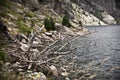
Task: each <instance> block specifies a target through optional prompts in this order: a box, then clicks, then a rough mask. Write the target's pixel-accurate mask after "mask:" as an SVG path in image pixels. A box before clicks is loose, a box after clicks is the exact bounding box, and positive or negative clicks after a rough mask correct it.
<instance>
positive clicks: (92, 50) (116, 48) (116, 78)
mask: <svg viewBox="0 0 120 80" xmlns="http://www.w3.org/2000/svg"><path fill="white" fill-rule="evenodd" d="M87 28H88V29H89V30H90V31H92V34H90V35H87V36H84V37H82V38H81V37H80V38H79V39H78V40H76V41H74V42H72V45H71V47H72V48H77V51H76V52H75V53H74V54H75V55H77V58H76V62H77V63H78V67H83V69H86V68H87V69H86V73H90V74H96V76H95V78H94V80H120V26H103V27H87ZM92 80H93V79H92Z"/></svg>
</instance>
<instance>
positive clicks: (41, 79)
mask: <svg viewBox="0 0 120 80" xmlns="http://www.w3.org/2000/svg"><path fill="white" fill-rule="evenodd" d="M27 77H28V78H29V79H30V80H47V77H46V76H45V75H44V74H43V73H41V72H34V73H31V74H27Z"/></svg>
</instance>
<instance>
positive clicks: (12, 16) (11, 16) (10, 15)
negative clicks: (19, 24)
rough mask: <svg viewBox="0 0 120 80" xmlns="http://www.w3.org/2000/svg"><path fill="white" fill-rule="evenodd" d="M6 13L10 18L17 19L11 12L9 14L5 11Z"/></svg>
mask: <svg viewBox="0 0 120 80" xmlns="http://www.w3.org/2000/svg"><path fill="white" fill-rule="evenodd" d="M7 15H8V16H9V17H10V18H12V19H15V20H18V18H17V17H16V16H14V15H12V14H10V13H7Z"/></svg>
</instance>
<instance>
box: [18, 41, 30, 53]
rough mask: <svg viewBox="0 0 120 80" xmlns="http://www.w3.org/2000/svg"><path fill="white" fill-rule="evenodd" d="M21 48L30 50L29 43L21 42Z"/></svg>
mask: <svg viewBox="0 0 120 80" xmlns="http://www.w3.org/2000/svg"><path fill="white" fill-rule="evenodd" d="M20 49H21V50H22V51H24V52H26V51H28V49H29V46H28V45H27V44H24V43H21V47H20Z"/></svg>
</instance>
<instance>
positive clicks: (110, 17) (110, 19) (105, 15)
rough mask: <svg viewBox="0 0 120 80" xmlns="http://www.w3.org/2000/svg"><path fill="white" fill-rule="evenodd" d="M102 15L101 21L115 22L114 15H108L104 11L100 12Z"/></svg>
mask: <svg viewBox="0 0 120 80" xmlns="http://www.w3.org/2000/svg"><path fill="white" fill-rule="evenodd" d="M102 17H103V21H104V22H105V23H107V24H117V22H116V20H115V19H114V17H112V16H111V15H109V14H108V13H106V12H103V13H102Z"/></svg>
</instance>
